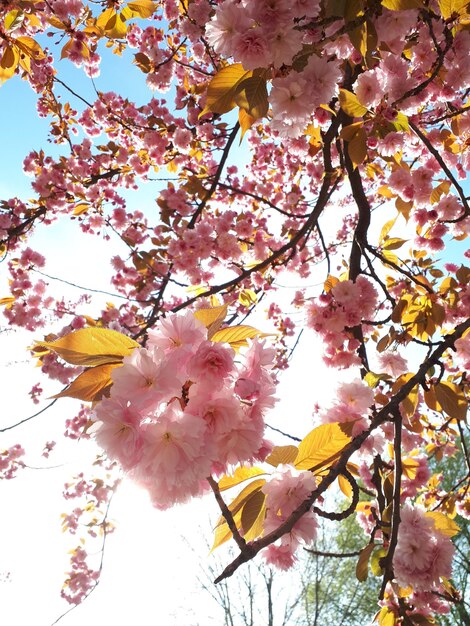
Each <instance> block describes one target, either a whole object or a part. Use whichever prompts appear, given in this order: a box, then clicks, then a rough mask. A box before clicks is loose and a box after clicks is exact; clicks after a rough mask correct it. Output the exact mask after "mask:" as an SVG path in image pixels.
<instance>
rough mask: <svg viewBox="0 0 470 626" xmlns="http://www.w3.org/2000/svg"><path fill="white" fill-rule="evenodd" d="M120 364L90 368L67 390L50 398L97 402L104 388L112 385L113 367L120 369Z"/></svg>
mask: <svg viewBox="0 0 470 626" xmlns="http://www.w3.org/2000/svg"><path fill="white" fill-rule="evenodd" d="M120 366H121V363H108V364H106V365H98V366H97V367H90V368H89V369H86V370H85V371H84V372H82V373H81V374H80V375H79V376H77V378H76V379H75V380H74V381H72V382H71V383H70V385H69V386H68V387H67V389H64V391H61V392H60V393H58V394H56V395H55V396H52V397H53V398H65V397H69V398H78V399H79V400H83V401H84V402H93V401H95V400H99V399H100V398H101V397H102V395H103V392H104V391H105V389H106V387H109V385H111V384H112V380H111V372H112V371H113V369H114V368H115V367H120Z"/></svg>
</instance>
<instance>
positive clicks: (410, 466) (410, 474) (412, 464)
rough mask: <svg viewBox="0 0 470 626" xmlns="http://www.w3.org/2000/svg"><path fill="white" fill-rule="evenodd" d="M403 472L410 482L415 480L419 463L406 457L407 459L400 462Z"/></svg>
mask: <svg viewBox="0 0 470 626" xmlns="http://www.w3.org/2000/svg"><path fill="white" fill-rule="evenodd" d="M402 467H403V472H404V474H405V476H406V477H407V478H409V479H410V480H414V479H415V478H416V474H417V473H418V467H419V462H418V461H416V459H413V458H412V457H408V458H407V459H403V461H402Z"/></svg>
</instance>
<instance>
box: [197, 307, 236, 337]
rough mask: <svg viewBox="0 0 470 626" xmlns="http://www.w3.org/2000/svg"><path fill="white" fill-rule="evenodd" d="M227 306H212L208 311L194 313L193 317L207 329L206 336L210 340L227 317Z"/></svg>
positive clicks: (200, 310) (201, 310)
mask: <svg viewBox="0 0 470 626" xmlns="http://www.w3.org/2000/svg"><path fill="white" fill-rule="evenodd" d="M227 311H228V304H222V305H220V306H213V307H211V308H210V309H198V310H197V311H194V317H195V318H196V319H198V320H199V321H200V322H202V323H203V324H204V326H205V327H206V328H207V336H208V338H209V339H212V336H213V335H214V333H216V332H217V331H218V330H219V328H220V326H221V325H222V323H223V321H224V319H225V318H226V316H227Z"/></svg>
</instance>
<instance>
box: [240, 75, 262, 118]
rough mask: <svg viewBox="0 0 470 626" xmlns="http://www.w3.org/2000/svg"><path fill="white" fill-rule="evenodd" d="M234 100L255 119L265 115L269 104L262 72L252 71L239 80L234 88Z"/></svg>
mask: <svg viewBox="0 0 470 626" xmlns="http://www.w3.org/2000/svg"><path fill="white" fill-rule="evenodd" d="M234 101H235V103H236V104H237V105H238V106H239V107H240V108H241V109H243V110H245V111H246V112H247V113H248V115H250V116H251V117H252V118H254V119H255V120H257V119H259V118H260V117H265V115H266V114H267V112H268V108H269V104H268V91H267V88H266V78H265V77H264V73H262V74H260V73H254V74H253V76H250V77H249V78H244V79H243V80H241V81H240V82H239V83H238V84H237V87H236V89H235V94H234Z"/></svg>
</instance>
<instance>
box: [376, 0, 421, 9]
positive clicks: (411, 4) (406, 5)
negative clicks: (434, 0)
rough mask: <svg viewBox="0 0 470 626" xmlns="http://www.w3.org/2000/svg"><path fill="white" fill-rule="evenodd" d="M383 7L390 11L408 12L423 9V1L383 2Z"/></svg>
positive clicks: (384, 0) (387, 0)
mask: <svg viewBox="0 0 470 626" xmlns="http://www.w3.org/2000/svg"><path fill="white" fill-rule="evenodd" d="M382 6H384V7H385V8H386V9H390V11H407V10H408V9H421V8H422V7H423V6H424V2H423V0H382Z"/></svg>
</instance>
